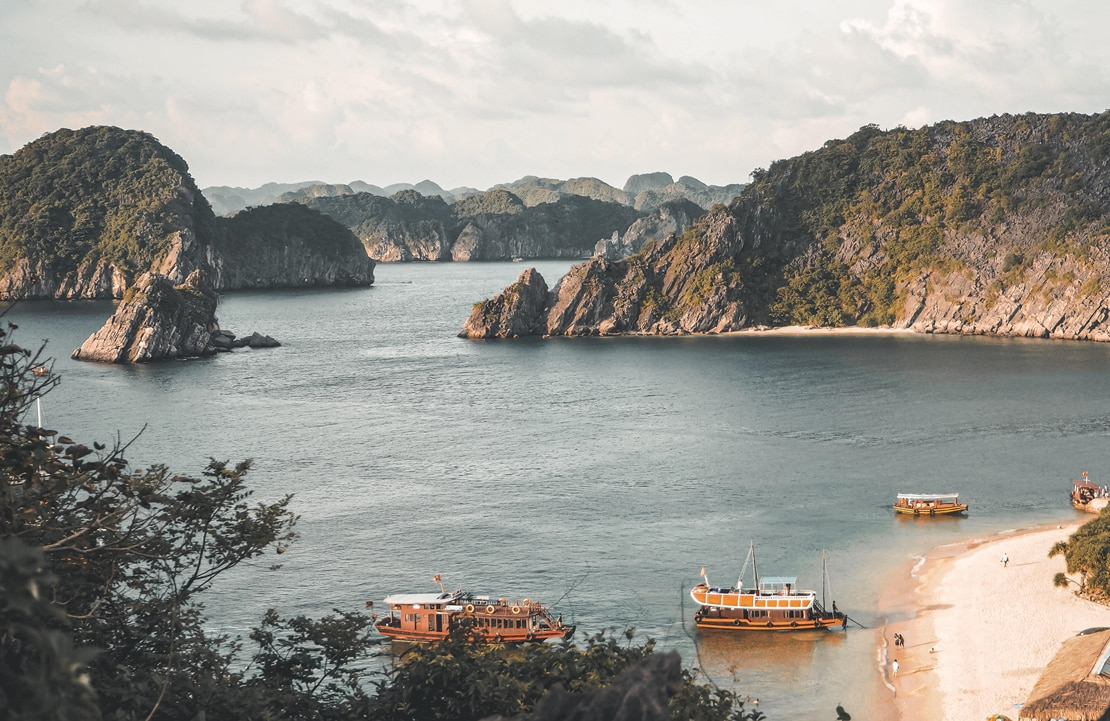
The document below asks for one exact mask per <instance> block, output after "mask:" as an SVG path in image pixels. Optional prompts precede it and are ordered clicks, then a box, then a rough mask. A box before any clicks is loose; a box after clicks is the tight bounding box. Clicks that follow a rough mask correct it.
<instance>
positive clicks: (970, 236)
mask: <svg viewBox="0 0 1110 721" xmlns="http://www.w3.org/2000/svg"><path fill="white" fill-rule="evenodd" d="M753 177H754V181H755V182H754V183H753V184H752V185H751V186H750V187H748V188H747V189H745V191H744V192H743V193H742V194H741V195H740V196H739V197H737V198H736V199H735V200H734V201H733V202H732V203H731V204H730V206H729V207H727V208H725V207H723V206H718V207H716V208H715V209H713V210H712V211H711V212H710V213H708V214H707V215H706V216H705V217H704V218H702V219H701V220H700V221H698V222H697V223H695V224H694V225H693V226H692V227H691V228H690V229H688V230H687V231H686V232H684V233H682V234H676V235H673V236H669V237H668V238H667V239H665V240H663V241H661V242H657V243H649V244H648V245H647V247H646V248H645V249H644V251H643V252H642V253H640V254H639V255H636V256H633V257H631V258H628V259H626V260H623V261H619V262H616V263H613V262H609V261H606V260H605V259H603V258H594V259H592V260H591V261H589V262H588V263H585V264H583V265H579V266H576V267H575V268H573V269H572V270H571V271H570V273H568V275H567V276H566V277H565V278H564V279H563V280H562V281H560V283H559V284H558V285H557V286H556V288H555V289H554V290H552V291H551V293H550V294H549V298H548V302H547V316H546V321H545V323H544V327H543V330H542V331H541V332H542V333H544V334H547V335H585V334H602V335H604V334H614V333H653V334H669V333H717V332H726V331H734V330H740V329H742V328H745V327H748V326H750V325H792V324H803V325H820V326H840V325H852V324H858V325H864V326H878V325H882V326H891V327H896V328H911V329H915V330H919V331H922V332H944V333H975V334H990V335H1007V336H1025V337H1051V338H1074V339H1089V340H1110V323H1108V322H1107V321H1108V319H1110V113H1105V114H1102V115H1094V116H1086V115H1078V114H1068V115H1051V116H1049V115H1034V114H1027V115H1024V116H1000V117H992V118H984V119H980V120H975V121H970V122H967V123H952V122H945V123H940V124H937V125H935V126H931V127H927V128H921V129H918V130H908V129H905V128H898V129H895V130H891V131H886V132H883V131H880V130H879V129H877V128H874V127H865V128H862V129H861V130H860V131H859V132H857V133H855V134H854V135H852V136H851V137H849V138H847V139H844V140H834V141H829V142H828V143H826V144H825V146H824V147H823V148H821V149H820V150H817V151H814V152H811V153H806V154H804V155H802V156H799V157H797V158H793V159H789V160H785V161H780V162H777V163H775V164H773V165H772V166H771V168H770V169H768V170H759V171H757V172H756V173H754V174H753ZM511 322H512V319H503V320H502V323H511Z"/></svg>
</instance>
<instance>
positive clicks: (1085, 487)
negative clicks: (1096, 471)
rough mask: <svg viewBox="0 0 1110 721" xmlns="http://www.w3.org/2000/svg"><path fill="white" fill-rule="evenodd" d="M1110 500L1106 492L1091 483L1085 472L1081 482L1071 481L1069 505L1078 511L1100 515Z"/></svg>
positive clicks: (1109, 495)
mask: <svg viewBox="0 0 1110 721" xmlns="http://www.w3.org/2000/svg"><path fill="white" fill-rule="evenodd" d="M1108 499H1110V494H1108V493H1107V490H1106V489H1105V488H1103V487H1102V486H1100V485H1098V484H1097V483H1092V482H1091V480H1090V478H1088V474H1087V471H1083V480H1081V481H1072V488H1071V505H1072V506H1073V507H1074V508H1076V509H1077V510H1080V511H1090V512H1092V513H1100V512H1101V511H1102V509H1103V508H1105V507H1106V505H1107V503H1108Z"/></svg>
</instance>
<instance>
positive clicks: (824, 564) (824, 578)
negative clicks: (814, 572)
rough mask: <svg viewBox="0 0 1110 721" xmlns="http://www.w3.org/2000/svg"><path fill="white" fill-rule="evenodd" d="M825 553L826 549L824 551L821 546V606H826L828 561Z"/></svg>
mask: <svg viewBox="0 0 1110 721" xmlns="http://www.w3.org/2000/svg"><path fill="white" fill-rule="evenodd" d="M825 554H826V551H825V549H824V548H822V549H821V608H827V607H826V606H825V582H826V581H827V580H828V578H829V562H828V559H827V557H826V556H825Z"/></svg>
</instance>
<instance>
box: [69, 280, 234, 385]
mask: <svg viewBox="0 0 1110 721" xmlns="http://www.w3.org/2000/svg"><path fill="white" fill-rule="evenodd" d="M216 299H217V296H216V293H215V291H213V290H211V289H210V288H208V287H207V286H206V285H205V284H204V283H203V281H202V275H201V273H200V272H194V273H193V274H192V275H190V276H189V278H188V279H186V281H185V283H184V284H182V285H179V286H174V284H173V283H172V282H171V281H170V280H169V279H167V278H166V277H165V276H161V275H156V274H154V273H147V274H146V275H144V276H142V277H141V278H140V279H139V280H138V282H137V283H136V284H135V286H134V287H133V288H132V289H130V290H129V291H128V292H127V293H126V294H125V297H124V300H123V302H122V303H120V305H119V307H118V308H117V309H116V312H115V313H114V314H113V315H112V317H111V318H109V319H108V322H107V323H105V324H104V327H102V328H101V329H100V330H98V331H97V332H96V333H94V334H93V335H92V336H90V337H89V339H88V340H86V341H85V342H84V343H83V344H82V345H81V347H80V348H78V349H77V350H75V351H74V352H73V357H74V358H75V359H77V360H88V361H99V362H101V363H148V362H150V361H159V360H169V359H173V358H190V357H197V356H207V355H212V354H213V353H215V352H216V351H215V349H214V348H213V346H212V344H211V337H212V333H213V331H214V330H216V328H217V326H216V317H215V312H216Z"/></svg>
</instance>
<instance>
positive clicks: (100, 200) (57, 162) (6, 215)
mask: <svg viewBox="0 0 1110 721" xmlns="http://www.w3.org/2000/svg"><path fill="white" fill-rule="evenodd" d="M212 218H213V216H212V211H211V208H209V206H208V202H207V201H206V200H204V198H203V197H202V196H201V194H200V192H199V191H198V190H197V188H196V186H195V185H194V183H193V180H192V178H191V177H190V176H189V172H188V166H187V165H186V164H185V161H184V160H182V159H181V157H180V156H178V155H177V154H176V153H174V152H173V151H171V150H170V149H169V148H167V147H165V146H164V145H162V144H161V143H159V142H158V141H157V140H156V139H155V138H154V137H153V136H152V135H150V134H148V133H143V132H138V131H132V130H121V129H119V128H114V127H106V126H98V127H89V128H83V129H81V130H67V129H63V130H59V131H57V132H55V133H50V134H47V135H44V136H43V137H41V138H39V139H38V140H36V141H34V142H32V143H29V144H27V145H26V146H24V147H23V148H20V149H19V150H18V151H16V152H15V153H13V154H12V155H3V156H0V273H4V272H6V271H8V270H10V269H11V268H12V267H13V265H14V264H15V263H16V262H18V261H19V260H20V259H22V258H27V259H29V260H31V261H32V263H35V262H40V263H42V264H43V265H44V266H46V267H48V268H51V269H52V270H53V272H54V273H56V274H59V275H65V274H68V273H72V272H73V271H75V270H76V269H77V267H78V266H80V264H81V263H82V262H83V261H84V260H86V259H88V258H90V257H94V256H95V257H99V258H100V259H101V260H103V261H105V262H108V263H111V264H114V265H116V266H117V267H119V268H120V269H122V270H125V271H127V272H130V273H139V272H142V271H144V270H146V269H147V268H149V267H150V264H151V262H152V261H153V260H154V259H156V258H157V257H158V256H159V254H160V253H162V252H163V251H165V250H166V248H167V247H168V245H169V241H170V239H171V238H172V236H173V234H174V233H175V232H177V230H179V229H180V228H182V227H190V228H193V229H194V231H195V232H197V233H198V234H201V233H204V232H206V231H207V230H208V227H209V225H210V224H211V222H212Z"/></svg>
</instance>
